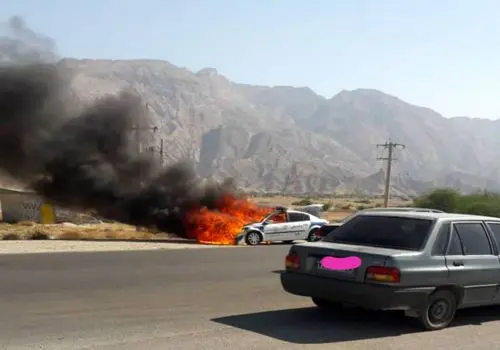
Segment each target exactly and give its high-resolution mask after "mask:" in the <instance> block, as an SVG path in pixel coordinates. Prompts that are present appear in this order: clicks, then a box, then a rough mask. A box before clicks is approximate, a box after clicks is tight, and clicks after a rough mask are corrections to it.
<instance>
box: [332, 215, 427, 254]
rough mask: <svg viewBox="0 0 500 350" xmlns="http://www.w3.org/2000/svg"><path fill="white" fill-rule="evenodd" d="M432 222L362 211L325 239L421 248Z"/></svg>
mask: <svg viewBox="0 0 500 350" xmlns="http://www.w3.org/2000/svg"><path fill="white" fill-rule="evenodd" d="M432 224H433V220H429V219H415V218H406V217H397V216H370V215H359V216H357V217H355V218H353V219H351V220H349V221H348V222H346V223H345V224H343V225H341V226H339V228H337V229H336V230H334V231H332V232H330V233H329V234H328V235H327V236H326V237H325V238H324V241H326V242H336V243H346V244H355V245H364V246H373V247H383V248H394V249H403V250H420V249H421V248H422V247H423V245H424V243H425V241H426V239H427V236H428V235H429V232H430V229H431V226H432Z"/></svg>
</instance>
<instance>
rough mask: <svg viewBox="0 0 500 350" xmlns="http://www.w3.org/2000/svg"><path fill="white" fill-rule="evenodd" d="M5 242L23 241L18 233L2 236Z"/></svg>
mask: <svg viewBox="0 0 500 350" xmlns="http://www.w3.org/2000/svg"><path fill="white" fill-rule="evenodd" d="M2 239H3V240H4V241H18V240H20V239H21V237H19V235H18V234H17V233H7V234H5V235H3V236H2Z"/></svg>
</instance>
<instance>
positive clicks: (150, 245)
mask: <svg viewBox="0 0 500 350" xmlns="http://www.w3.org/2000/svg"><path fill="white" fill-rule="evenodd" d="M220 247H221V246H217V245H202V244H196V243H191V242H188V243H180V242H168V241H165V242H123V241H90V242H89V241H59V240H46V241H0V254H31V253H58V252H59V253H62V252H102V251H130V250H159V249H162V250H163V249H165V250H171V249H210V248H220ZM223 247H236V246H223Z"/></svg>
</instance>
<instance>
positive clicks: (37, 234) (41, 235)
mask: <svg viewBox="0 0 500 350" xmlns="http://www.w3.org/2000/svg"><path fill="white" fill-rule="evenodd" d="M28 239H32V240H45V239H50V235H49V234H47V233H46V232H44V231H42V230H40V229H35V230H34V231H33V232H31V233H30V234H29V235H28Z"/></svg>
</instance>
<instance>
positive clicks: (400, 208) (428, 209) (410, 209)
mask: <svg viewBox="0 0 500 350" xmlns="http://www.w3.org/2000/svg"><path fill="white" fill-rule="evenodd" d="M389 210H391V211H400V212H402V211H412V212H413V211H418V212H434V213H442V212H443V211H441V210H437V209H430V208H412V207H393V208H391V207H389V208H368V209H363V210H361V211H362V212H365V211H389Z"/></svg>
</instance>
